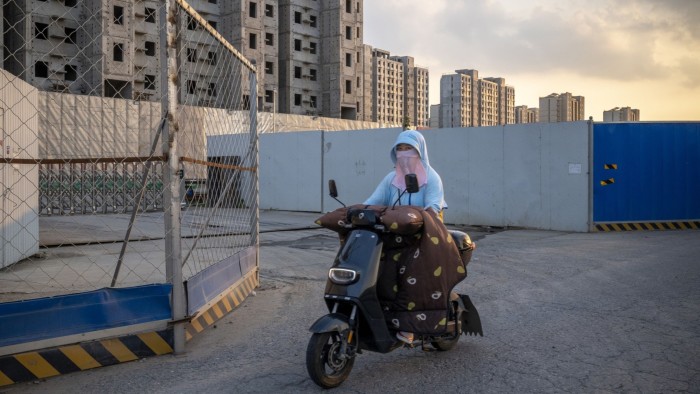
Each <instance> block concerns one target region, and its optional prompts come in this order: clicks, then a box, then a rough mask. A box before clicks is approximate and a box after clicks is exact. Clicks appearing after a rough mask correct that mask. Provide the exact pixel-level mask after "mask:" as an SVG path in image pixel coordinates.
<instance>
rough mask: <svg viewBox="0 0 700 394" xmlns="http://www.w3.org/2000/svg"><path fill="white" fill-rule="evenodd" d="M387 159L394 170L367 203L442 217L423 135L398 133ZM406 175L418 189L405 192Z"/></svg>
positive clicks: (402, 335)
mask: <svg viewBox="0 0 700 394" xmlns="http://www.w3.org/2000/svg"><path fill="white" fill-rule="evenodd" d="M390 156H391V160H392V161H393V162H394V165H395V169H394V171H391V172H390V173H389V174H387V176H385V177H384V179H383V180H382V181H381V182H380V183H379V185H378V186H377V188H376V189H375V190H374V193H372V195H371V196H369V198H368V199H367V200H365V204H367V205H388V206H393V205H394V204H396V205H415V206H419V207H423V209H425V210H432V211H433V212H434V213H435V214H437V215H438V217H439V218H440V220H442V210H443V209H445V208H447V204H446V203H445V199H444V191H443V188H442V179H440V175H438V173H437V172H436V171H435V170H433V168H432V167H430V162H429V161H428V148H427V146H426V144H425V138H423V135H422V134H421V133H419V132H418V131H415V130H406V131H403V132H401V134H399V136H398V137H397V138H396V142H395V143H394V146H393V147H392V148H391V153H390ZM406 174H416V177H417V178H418V185H419V186H420V190H419V191H418V192H417V193H410V194H409V193H406V192H405V191H406V181H405V176H406ZM396 337H397V338H398V339H399V340H401V341H402V342H405V343H407V344H412V343H413V338H414V335H413V333H412V332H406V331H399V332H397V333H396Z"/></svg>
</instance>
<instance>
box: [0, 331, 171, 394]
mask: <svg viewBox="0 0 700 394" xmlns="http://www.w3.org/2000/svg"><path fill="white" fill-rule="evenodd" d="M172 352H173V331H172V329H166V330H163V331H157V332H147V333H143V334H136V335H128V336H124V337H121V338H112V339H104V340H99V341H93V342H85V343H81V344H76V345H68V346H60V347H57V348H52V349H45V350H39V351H33V352H27V353H20V354H14V355H9V356H2V357H0V387H2V386H7V385H11V384H14V383H20V382H28V381H31V380H36V379H45V378H49V377H52V376H58V375H64V374H67V373H71V372H77V371H84V370H87V369H92V368H99V367H104V366H107V365H114V364H119V363H123V362H127V361H134V360H138V359H141V358H146V357H153V356H159V355H162V354H167V353H172Z"/></svg>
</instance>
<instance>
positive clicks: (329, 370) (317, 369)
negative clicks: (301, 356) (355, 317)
mask: <svg viewBox="0 0 700 394" xmlns="http://www.w3.org/2000/svg"><path fill="white" fill-rule="evenodd" d="M342 343H343V339H342V337H341V335H340V334H339V333H338V332H335V331H333V332H323V333H317V334H313V335H312V336H311V339H309V345H308V346H307V348H306V370H307V371H308V372H309V376H310V377H311V380H313V381H314V383H316V384H317V385H319V386H321V387H323V388H326V389H330V388H333V387H338V386H340V384H341V383H343V382H344V381H345V379H347V377H348V375H350V371H351V370H352V366H353V364H355V357H345V355H344V354H341V352H340V349H341V345H342Z"/></svg>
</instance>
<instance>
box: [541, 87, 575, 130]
mask: <svg viewBox="0 0 700 394" xmlns="http://www.w3.org/2000/svg"><path fill="white" fill-rule="evenodd" d="M585 109H586V108H585V98H584V97H583V96H574V95H572V94H571V93H568V92H567V93H562V94H556V93H552V94H550V95H549V96H546V97H540V122H544V123H554V122H572V121H576V120H583V118H584V117H585V113H586V111H585Z"/></svg>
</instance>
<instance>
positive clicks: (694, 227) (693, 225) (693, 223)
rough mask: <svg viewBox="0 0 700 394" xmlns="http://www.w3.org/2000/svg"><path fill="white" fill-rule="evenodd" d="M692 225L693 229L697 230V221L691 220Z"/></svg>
mask: <svg viewBox="0 0 700 394" xmlns="http://www.w3.org/2000/svg"><path fill="white" fill-rule="evenodd" d="M690 227H691V228H692V229H693V230H697V229H698V226H697V225H696V224H695V222H690Z"/></svg>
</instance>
